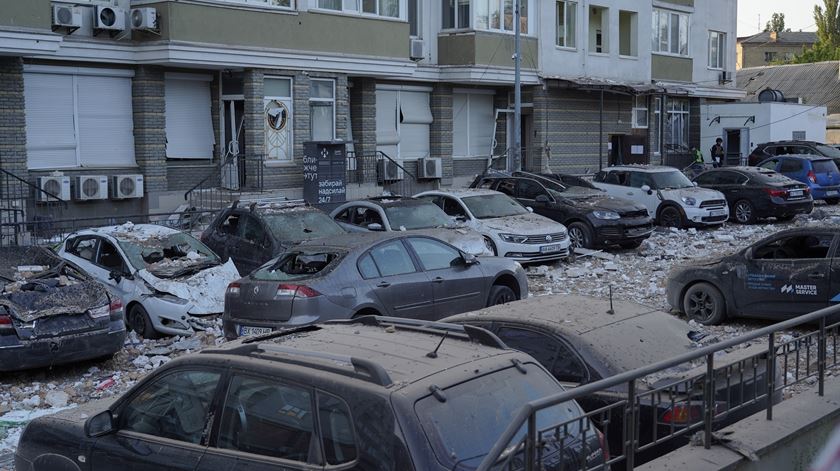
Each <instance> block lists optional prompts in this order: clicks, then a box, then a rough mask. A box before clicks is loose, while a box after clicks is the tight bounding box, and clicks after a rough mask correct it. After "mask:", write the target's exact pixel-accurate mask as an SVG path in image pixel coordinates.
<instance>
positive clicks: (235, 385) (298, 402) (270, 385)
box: [196, 373, 357, 471]
mask: <svg viewBox="0 0 840 471" xmlns="http://www.w3.org/2000/svg"><path fill="white" fill-rule="evenodd" d="M321 396H322V397H324V399H321V398H320V397H319V398H318V400H320V401H321V403H322V404H323V405H324V406H327V407H329V406H330V404H324V401H329V399H331V398H332V396H328V395H321ZM339 407H340V406H339ZM317 408H318V405H316V393H315V391H314V389H312V388H311V387H308V386H302V385H299V384H295V383H292V382H288V381H285V380H281V379H280V378H275V377H266V376H260V375H249V374H244V373H242V374H233V375H232V376H231V378H230V383H229V385H228V387H227V388H226V392H225V394H224V399H223V400H222V401H221V402H220V404H219V414H218V415H217V417H218V423H217V424H216V426H215V427H214V430H213V437H212V439H211V441H210V447H209V448H207V451H206V453H204V455H202V457H201V461H200V463H199V464H198V467H197V468H196V470H197V471H246V470H247V471H275V470H283V471H292V470H294V471H303V470H319V469H323V468H324V467H323V466H322V465H320V464H318V463H320V462H321V460H322V457H321V450H322V449H323V450H324V452H325V454H326V456H327V457H328V458H333V460H332V461H334V462H337V463H336V464H346V463H347V462H348V460H347V458H349V457H352V459H350V460H349V462H352V461H353V459H355V455H356V454H357V453H356V449H355V442H354V438H353V430H352V424H351V423H350V420H349V414H350V412H349V410H348V408H347V406H346V404H344V405H343V409H342V410H340V412H339V414H344V416H343V418H344V420H343V421H341V420H339V421H338V424H339V426H340V427H341V428H340V429H338V430H337V431H336V432H334V431H333V430H332V429H327V431H324V430H322V433H325V432H328V433H330V434H334V435H336V434H337V435H338V436H339V437H340V438H341V439H343V443H341V444H339V445H338V446H337V447H336V446H329V447H328V448H322V447H323V444H322V443H320V437H319V435H318V434H317V430H318V428H319V427H318V425H317V424H316V422H317V421H318V416H319V414H318V413H317V412H316V411H317ZM339 418H341V417H339ZM348 427H350V428H349V429H348ZM348 435H349V438H348ZM328 445H332V442H328ZM336 450H338V451H339V455H338V458H336V455H335V453H332V454H331V453H330V452H331V451H332V452H335V451H336Z"/></svg>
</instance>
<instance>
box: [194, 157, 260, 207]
mask: <svg viewBox="0 0 840 471" xmlns="http://www.w3.org/2000/svg"><path fill="white" fill-rule="evenodd" d="M264 163H265V161H264V159H263V158H261V157H245V156H244V155H241V154H238V155H237V154H233V153H231V152H228V153H227V154H225V157H224V159H223V161H222V163H221V164H220V165H219V166H218V167H215V168H214V169H213V170H211V171H210V173H209V174H207V175H206V176H205V177H204V178H202V179H201V181H199V182H198V183H196V184H195V185H194V186H193V187H192V188H190V189H189V190H187V191H186V193H184V200H187V201H189V205H190V207H191V208H198V209H199V210H204V211H218V210H219V209H222V208H224V207H226V206H228V205H229V204H230V203H231V202H232V201H234V200H237V199H240V198H239V196H240V195H242V194H243V193H254V192H261V191H263V170H264V167H265V166H264Z"/></svg>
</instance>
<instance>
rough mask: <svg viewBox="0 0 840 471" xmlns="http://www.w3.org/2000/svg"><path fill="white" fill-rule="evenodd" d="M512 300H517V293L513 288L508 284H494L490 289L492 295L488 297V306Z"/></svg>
mask: <svg viewBox="0 0 840 471" xmlns="http://www.w3.org/2000/svg"><path fill="white" fill-rule="evenodd" d="M512 301H516V293H514V292H513V290H512V289H510V288H508V287H507V286H502V285H493V288H492V289H491V290H490V297H489V298H488V299H487V307H490V306H498V305H499V304H507V303H509V302H512Z"/></svg>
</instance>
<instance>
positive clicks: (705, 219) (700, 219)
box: [683, 206, 729, 226]
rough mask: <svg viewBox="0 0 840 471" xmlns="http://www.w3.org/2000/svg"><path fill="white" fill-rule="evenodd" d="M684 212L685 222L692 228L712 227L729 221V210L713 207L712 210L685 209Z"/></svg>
mask: <svg viewBox="0 0 840 471" xmlns="http://www.w3.org/2000/svg"><path fill="white" fill-rule="evenodd" d="M683 211H684V212H685V218H686V222H687V223H688V224H690V225H694V226H714V225H718V224H723V223H724V222H726V221H727V220H728V219H729V208H727V207H726V206H723V207H713V208H686V207H683Z"/></svg>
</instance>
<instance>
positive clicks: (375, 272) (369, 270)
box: [358, 254, 380, 279]
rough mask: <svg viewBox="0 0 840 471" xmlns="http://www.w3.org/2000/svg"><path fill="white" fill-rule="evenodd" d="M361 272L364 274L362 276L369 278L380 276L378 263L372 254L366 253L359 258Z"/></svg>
mask: <svg viewBox="0 0 840 471" xmlns="http://www.w3.org/2000/svg"><path fill="white" fill-rule="evenodd" d="M358 265H359V273H361V274H362V278H364V279H369V278H377V277H379V276H380V274H379V269H378V268H376V264H375V263H374V262H373V258H371V256H370V254H367V255H365V256H364V257H362V258H360V259H359V264H358Z"/></svg>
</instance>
